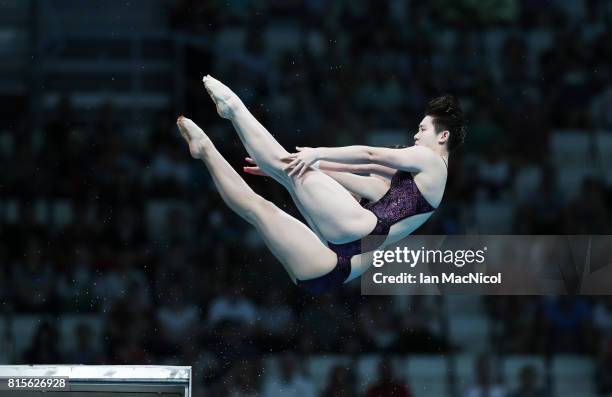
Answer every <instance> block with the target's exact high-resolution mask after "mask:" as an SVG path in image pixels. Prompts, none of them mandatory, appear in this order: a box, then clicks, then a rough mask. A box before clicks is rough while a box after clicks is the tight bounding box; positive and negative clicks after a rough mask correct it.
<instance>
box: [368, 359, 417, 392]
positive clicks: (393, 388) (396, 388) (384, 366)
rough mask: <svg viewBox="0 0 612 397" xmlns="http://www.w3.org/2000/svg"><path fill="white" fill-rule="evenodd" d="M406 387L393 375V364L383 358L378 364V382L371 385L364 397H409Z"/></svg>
mask: <svg viewBox="0 0 612 397" xmlns="http://www.w3.org/2000/svg"><path fill="white" fill-rule="evenodd" d="M411 396H412V393H411V392H410V390H409V389H408V386H407V385H406V384H405V383H404V382H402V381H401V380H397V379H396V378H395V375H394V374H393V364H392V363H391V360H389V359H388V358H384V359H382V360H381V361H380V363H379V364H378V381H377V382H376V383H374V384H373V385H371V386H370V387H369V388H368V390H367V392H366V394H365V397H411Z"/></svg>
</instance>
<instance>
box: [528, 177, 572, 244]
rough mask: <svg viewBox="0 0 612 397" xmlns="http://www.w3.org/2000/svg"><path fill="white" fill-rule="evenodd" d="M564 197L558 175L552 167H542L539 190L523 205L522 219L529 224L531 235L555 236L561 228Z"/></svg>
mask: <svg viewBox="0 0 612 397" xmlns="http://www.w3.org/2000/svg"><path fill="white" fill-rule="evenodd" d="M563 204H564V203H563V195H562V193H561V191H560V190H559V186H558V182H557V173H556V171H555V169H554V168H552V167H542V171H541V174H540V182H539V183H538V189H537V190H536V191H535V192H532V193H531V194H530V195H529V197H528V199H527V201H526V202H525V203H523V204H522V206H523V208H522V210H523V211H525V212H522V213H521V214H520V215H519V216H520V218H521V219H523V220H525V221H527V222H529V230H525V232H528V233H531V234H555V233H557V231H558V230H559V229H560V227H561V220H560V217H559V214H561V213H563ZM519 211H520V210H519Z"/></svg>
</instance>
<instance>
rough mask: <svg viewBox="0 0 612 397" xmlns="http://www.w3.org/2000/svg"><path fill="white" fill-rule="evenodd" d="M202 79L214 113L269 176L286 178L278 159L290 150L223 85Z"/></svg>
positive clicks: (208, 79) (284, 179)
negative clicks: (215, 109) (230, 125)
mask: <svg viewBox="0 0 612 397" xmlns="http://www.w3.org/2000/svg"><path fill="white" fill-rule="evenodd" d="M202 81H203V82H204V87H205V88H206V91H208V94H209V95H210V97H211V98H212V99H213V101H214V102H215V105H216V106H217V113H219V116H221V117H223V118H224V119H228V120H230V121H231V122H232V124H233V125H234V128H235V129H236V132H238V137H239V138H240V140H241V141H242V144H243V145H244V147H245V149H246V150H247V152H248V153H249V155H250V156H251V157H252V158H253V159H254V160H255V161H256V162H257V164H258V165H259V166H260V167H261V168H262V169H263V170H264V171H265V172H266V173H267V174H268V175H270V176H271V177H272V178H274V179H276V180H277V181H278V182H281V183H283V181H286V180H287V179H288V178H287V175H286V173H285V172H284V171H283V167H284V166H285V165H286V164H285V163H283V162H282V161H281V159H282V158H284V157H286V156H288V155H289V152H287V150H285V148H284V147H283V146H282V145H281V144H280V143H278V141H277V140H276V139H275V138H274V137H273V136H272V134H270V132H269V131H268V130H267V129H266V128H265V127H264V126H263V125H261V123H260V122H259V121H258V120H257V119H256V118H255V117H254V116H253V115H252V114H251V112H249V111H248V109H247V108H246V106H245V105H244V103H242V100H240V98H238V95H236V94H235V93H234V92H233V91H232V90H230V89H229V88H228V87H227V86H226V85H225V84H223V83H221V82H220V81H218V80H216V79H214V78H213V77H210V76H206V77H204V78H203V80H202Z"/></svg>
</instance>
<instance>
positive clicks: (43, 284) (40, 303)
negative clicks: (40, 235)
mask: <svg viewBox="0 0 612 397" xmlns="http://www.w3.org/2000/svg"><path fill="white" fill-rule="evenodd" d="M43 252H44V251H43V247H42V245H41V242H40V241H39V240H38V239H36V238H34V237H30V238H29V239H28V242H27V246H26V249H25V252H24V254H22V255H21V256H20V258H19V260H18V261H17V262H16V263H14V264H13V266H12V267H13V288H14V289H13V290H14V292H15V300H16V305H17V310H21V311H26V312H50V311H53V310H55V309H56V308H57V306H56V298H57V293H56V292H57V291H56V284H57V276H56V274H55V272H54V270H53V268H52V267H51V266H50V264H49V262H48V260H47V258H46V257H45V256H44V255H43Z"/></svg>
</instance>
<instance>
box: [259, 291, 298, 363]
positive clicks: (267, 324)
mask: <svg viewBox="0 0 612 397" xmlns="http://www.w3.org/2000/svg"><path fill="white" fill-rule="evenodd" d="M258 312H259V316H258V331H259V333H260V338H259V339H261V340H262V342H263V343H264V344H265V346H262V347H263V350H265V351H273V350H280V349H284V348H287V347H289V346H287V344H288V342H289V339H290V337H291V335H292V334H293V331H294V327H295V315H294V314H293V310H292V309H291V306H289V305H288V304H287V302H286V298H284V296H283V294H282V293H281V291H280V290H278V289H271V290H269V291H268V294H267V295H266V300H265V302H264V303H263V305H262V306H261V307H260V308H259V309H258Z"/></svg>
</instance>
